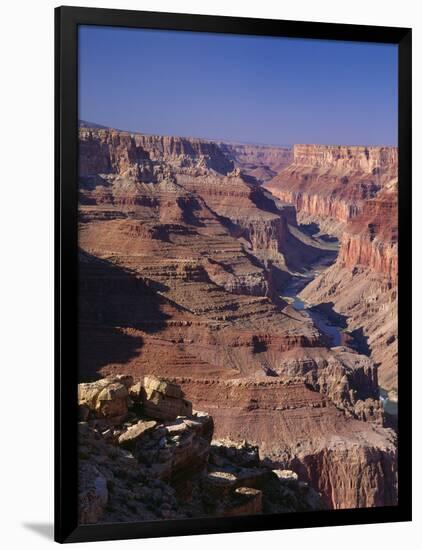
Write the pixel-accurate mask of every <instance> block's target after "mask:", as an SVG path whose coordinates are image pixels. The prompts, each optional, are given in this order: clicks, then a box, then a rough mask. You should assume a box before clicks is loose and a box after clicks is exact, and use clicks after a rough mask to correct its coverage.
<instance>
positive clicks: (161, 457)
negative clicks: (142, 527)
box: [79, 376, 324, 524]
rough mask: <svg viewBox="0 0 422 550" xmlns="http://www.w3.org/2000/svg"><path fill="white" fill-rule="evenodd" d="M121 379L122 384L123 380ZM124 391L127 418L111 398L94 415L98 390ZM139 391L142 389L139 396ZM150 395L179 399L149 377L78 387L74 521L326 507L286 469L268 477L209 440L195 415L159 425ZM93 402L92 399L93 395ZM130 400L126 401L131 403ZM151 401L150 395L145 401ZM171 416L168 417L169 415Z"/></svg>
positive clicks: (247, 457) (239, 448)
mask: <svg viewBox="0 0 422 550" xmlns="http://www.w3.org/2000/svg"><path fill="white" fill-rule="evenodd" d="M122 379H124V383H123V382H122ZM116 385H117V386H119V387H125V388H126V389H127V390H128V396H127V397H126V407H127V408H126V411H127V412H126V414H125V415H124V417H123V418H121V421H120V423H118V424H116V417H115V416H114V415H112V416H111V417H109V416H108V415H107V412H108V411H113V410H115V409H119V410H120V408H121V396H120V395H117V394H112V393H109V394H108V397H109V399H107V402H108V403H109V405H110V408H109V409H106V410H104V409H103V410H101V412H100V411H99V410H98V407H97V400H98V398H99V396H100V395H101V392H100V394H98V390H99V387H100V386H101V387H102V388H111V387H113V386H116ZM140 388H141V391H140ZM151 392H152V393H153V394H154V396H156V395H161V396H162V397H163V398H168V399H174V400H178V399H181V396H182V395H183V393H182V390H181V388H180V386H177V385H175V384H171V383H169V382H166V381H165V380H160V379H157V378H155V377H152V376H148V377H145V378H144V380H143V381H142V383H140V382H137V383H135V384H134V383H133V380H132V379H131V378H130V377H127V376H126V377H121V376H114V377H111V378H109V379H102V380H100V381H97V382H93V383H91V384H89V383H86V384H82V385H81V386H80V388H79V396H80V397H79V406H80V407H81V408H82V409H83V411H84V413H85V410H86V407H87V406H88V414H87V416H86V420H87V421H85V422H81V423H80V424H79V522H80V523H82V524H90V523H91V524H92V523H98V522H101V523H107V522H119V521H122V522H127V521H143V520H152V519H177V518H187V517H200V516H204V515H207V516H210V515H212V516H234V515H244V514H261V513H275V512H295V511H309V510H318V509H322V508H323V507H324V505H323V503H322V501H321V499H320V497H319V495H318V494H317V493H316V492H315V491H314V490H312V489H311V488H310V487H309V486H308V484H306V483H300V482H299V481H298V476H297V475H296V474H295V473H294V472H292V471H273V470H272V469H271V468H270V467H269V466H268V465H265V464H264V463H263V462H262V461H261V460H260V458H259V450H258V448H257V447H254V446H251V445H249V444H248V443H247V442H246V441H243V442H239V443H233V442H231V441H218V440H213V439H212V437H213V419H212V417H211V416H209V415H208V414H206V413H201V412H197V411H194V412H192V410H191V408H190V412H189V414H187V415H181V416H176V417H174V418H172V420H166V421H163V418H165V417H167V416H168V407H167V404H166V403H165V400H162V401H160V402H159V404H158V405H157V403H155V404H156V405H157V406H156V408H154V410H153V411H152V410H151V409H150V402H151V399H152V400H154V402H155V399H154V396H153V397H151ZM94 395H95V396H97V398H96V399H93V398H92V396H94ZM129 395H130V396H131V397H129ZM148 396H149V397H148ZM172 416H173V415H172Z"/></svg>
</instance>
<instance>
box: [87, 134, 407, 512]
mask: <svg viewBox="0 0 422 550" xmlns="http://www.w3.org/2000/svg"><path fill="white" fill-rule="evenodd" d="M79 143H80V148H79V186H78V190H79V247H80V250H79V312H80V313H79V315H80V319H79V321H80V322H79V325H80V326H79V379H80V382H81V384H82V385H84V384H98V383H100V382H101V380H110V379H114V378H115V377H116V376H120V377H131V379H132V381H133V383H134V384H138V385H139V388H142V387H145V379H146V378H148V377H151V376H155V377H157V380H162V381H165V382H163V383H167V384H173V385H174V386H177V387H179V388H180V391H181V392H183V395H184V399H186V400H187V402H189V403H191V404H192V406H193V408H194V410H197V411H205V412H204V414H206V415H209V416H211V417H212V424H213V435H212V437H213V438H214V439H215V440H216V441H219V442H221V441H226V440H229V441H232V442H236V445H239V444H240V442H242V441H244V440H246V442H247V445H252V446H255V447H257V448H258V449H259V451H257V452H258V454H259V460H260V461H261V462H262V465H265V467H266V468H269V469H270V470H271V471H285V470H288V471H292V472H294V476H297V479H298V481H300V482H302V483H306V484H307V486H309V487H310V490H312V491H314V492H315V495H317V496H318V495H319V497H318V498H320V501H321V506H324V507H328V508H355V507H368V506H385V505H393V504H396V502H397V470H396V460H397V449H396V434H395V431H394V430H393V429H392V428H391V427H390V424H391V423H390V422H389V419H388V415H387V414H386V412H385V411H384V410H383V407H382V402H381V400H380V384H381V386H382V388H385V389H386V390H388V391H390V392H392V391H394V390H395V389H396V388H397V383H396V379H397V364H396V363H397V326H396V323H397V321H396V300H397V224H396V223H395V216H396V212H397V151H396V150H394V149H393V148H364V147H358V148H353V147H350V148H344V147H331V146H327V147H323V146H312V145H309V146H303V145H300V146H294V147H293V150H290V149H289V148H285V147H284V148H283V147H272V146H268V147H264V146H253V145H244V144H230V143H222V142H213V141H207V140H201V139H197V138H183V137H171V136H151V135H145V134H136V133H133V134H132V133H129V132H122V131H119V130H114V129H110V128H98V127H93V126H91V127H90V126H89V125H87V124H83V125H81V127H80V130H79ZM333 327H334V328H333ZM334 329H335V330H334ZM333 331H334V332H333ZM143 403H144V405H143V406H144V409H143V414H144V415H145V416H146V417H147V418H152V417H153V416H152V417H151V414H152V413H151V410H152V409H151V406H149V408H148V406H147V407H146V408H145V402H143ZM88 408H89V407H88ZM94 408H95V407H94ZM147 413H148V414H147ZM191 414H192V413H191V410H189V411H185V410H183V408H181V409H178V414H177V415H176V420H177V418H181V419H183V418H185V417H189V415H191ZM138 419H139V417H137V420H136V422H138ZM85 421H86V419H85ZM145 421H148V420H145ZM183 422H184V421H183ZM92 429H93V427H92V426H90V427H89V430H92ZM107 429H108V428H107ZM83 430H84V436H83V437H84V438H85V439H84V441H85V443H84V444H85V445H92V441H91V440H92V438H94V439H95V438H98V437H100V436H98V434H97V435H95V434H94V435H95V437H94V435H92V433H91V432H89V433H88V432H87V430H88V428H85V427H84V428H83ZM87 434H88V435H87ZM89 434H90V435H89ZM100 435H101V434H100ZM117 435H119V434H117ZM120 435H121V434H120ZM120 435H119V437H120ZM116 437H117V436H116ZM207 437H208V436H207ZM87 438H88V439H89V442H88V443H87ZM100 446H101V445H100ZM220 446H221V445H220ZM224 452H226V451H224ZM229 454H230V453H229ZM121 458H122V457H121ZM122 460H123V458H122ZM216 460H217V461H218V459H216ZM100 462H101V461H100ZM93 467H94V466H92V465H87V466H86V471H85V473H84V474H83V476H82V478H83V480H84V483H88V485H89V483H90V479H91V478H92V472H93V470H92V468H93ZM96 469H97V471H98V467H96ZM89 472H91V474H89ZM90 475H91V478H90ZM95 475H97V474H95ZM103 477H104V476H103ZM82 478H81V479H82ZM201 479H202V478H201ZM273 479H274V478H273ZM243 487H244V489H251V490H252V489H254V487H249V486H248V485H245V486H243ZM255 489H256V488H255ZM164 492H165V491H164ZM170 492H171V491H170ZM277 494H278V493H277ZM251 495H252V493H248V495H247V497H245V496H244V495H243V496H242V497H239V495H237V496H236V499H240V500H242V498H244V499H245V502H246V501H247V502H249V500H251V501H253V502H255V504H253V505H252V504H251V506H252V508H248V506H249V505H245V506H246V508H244V509H246V510H249V512H248V513H252V512H251V511H253V510H254V508H253V506H258V505H257V501H258V500H259V499H260V498H266V497H265V491H264V497H257V495H256V494H255V493H253V495H255V496H253V497H252V496H251ZM167 496H168V497H169V498H170V496H169V495H167ZM232 497H233V498H234V496H233V495H232V496H231V497H230V499H231V498H232ZM292 498H293V497H292ZM295 498H296V497H295ZM315 498H316V497H315ZM236 499H235V500H236ZM100 500H101V499H100ZM176 500H177V499H176ZM281 500H283V499H281ZM172 502H173V501H172ZM230 502H231V500H230ZM236 502H237V500H236ZM239 502H240V501H239ZM242 502H243V501H242ZM295 502H296V501H295ZM313 502H316V500H314V501H313ZM273 505H274V506H275V504H273ZM175 506H176V504H175ZM180 506H181V508H180V510H182V509H183V510H184V509H185V508H184V506H185V505H184V504H180ZM201 506H202V505H201ZM230 506H231V504H230ZM242 506H243V504H242V505H241V506H240V508H239V510H241V509H242ZM281 508H282V507H281ZM299 508H300V506H299V504H297V507H296V508H294V507H293V509H292V510H291V511H295V510H299ZM205 509H206V506H205V508H201V510H202V511H203V512H204V513H205ZM258 509H261V508H259V506H258V507H257V508H256V509H255V511H256V510H258ZM180 510H179V512H180ZM150 512H151V510H150ZM220 512H221V514H224V513H226V512H225V511H223V510H222V511H220ZM220 512H218V513H220ZM124 513H126V514H129V512H128V511H127V510H125V512H124ZM134 513H135V512H133V511H132V512H130V514H129V516H130V517H133V514H134ZM143 513H144V512H142V514H143ZM213 513H214V512H213ZM227 513H231V512H227ZM233 513H235V512H233ZM238 513H241V512H238ZM119 514H120V515H119ZM122 514H123V511H122V510H120V511H118V515H119V518H120V517H122ZM135 514H136V513H135ZM142 514H141V516H138V517H144V516H143V515H142ZM145 514H146V516H145V517H150V516H148V513H147V512H145ZM92 517H95V518H97V519H96V521H98V518H99V517H100V516H98V517H97V516H96V514H95V513H94V514H93V515H90V513H88V512H87V514H86V517H85V519H86V520H87V521H88V522H89V521H91V520H92ZM101 517H103V516H101ZM110 517H113V518H114V519H115V518H116V515H115V514H114V515H113V514H111V515H110Z"/></svg>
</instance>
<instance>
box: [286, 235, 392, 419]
mask: <svg viewBox="0 0 422 550" xmlns="http://www.w3.org/2000/svg"><path fill="white" fill-rule="evenodd" d="M310 237H311V238H312V240H313V241H314V242H315V244H317V245H318V246H319V247H321V251H322V253H321V255H320V257H319V258H318V259H317V260H316V261H315V262H314V263H312V264H310V265H309V268H308V269H307V270H305V271H303V272H301V273H297V274H294V275H293V276H292V277H291V278H290V279H289V281H288V282H287V284H286V285H285V286H284V287H283V289H282V291H281V292H280V298H282V299H283V300H285V301H286V302H287V303H289V304H290V305H291V306H292V307H293V308H294V309H296V310H298V311H305V312H306V313H307V314H308V315H309V316H310V317H311V319H312V320H313V322H314V324H315V326H316V327H317V328H318V330H319V331H320V332H321V334H323V335H324V336H325V337H326V338H327V341H328V342H329V345H330V346H331V347H336V346H341V345H347V346H350V347H352V348H353V349H355V350H356V351H358V352H359V353H364V354H367V352H366V350H363V349H361V347H360V346H359V343H357V344H354V343H353V342H351V341H350V333H348V332H347V324H346V323H345V322H343V323H341V325H339V324H336V323H335V322H333V316H332V315H329V314H328V313H326V312H324V309H323V308H321V307H318V305H316V304H312V303H308V302H306V301H304V300H303V299H302V298H301V297H300V296H299V295H300V293H301V291H302V290H303V289H304V288H305V287H306V286H307V285H308V284H309V283H311V282H312V281H313V280H314V279H315V278H316V277H318V276H319V275H320V274H321V273H322V272H323V271H325V270H326V269H328V267H330V265H332V264H333V263H334V262H335V261H336V258H337V254H338V249H339V244H338V241H337V240H336V239H334V238H332V237H330V238H329V243H327V242H326V241H325V240H324V239H323V238H321V237H320V236H319V235H318V234H314V235H311V236H310ZM339 318H341V316H339ZM380 401H381V405H382V407H383V408H384V410H385V412H387V413H388V414H389V415H391V416H393V417H395V416H396V415H397V409H398V403H397V400H395V399H390V398H389V396H388V393H387V391H385V390H384V389H383V388H380Z"/></svg>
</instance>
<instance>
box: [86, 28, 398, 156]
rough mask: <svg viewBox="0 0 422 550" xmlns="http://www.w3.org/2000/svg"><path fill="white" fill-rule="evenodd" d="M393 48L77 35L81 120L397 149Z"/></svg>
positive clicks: (122, 33) (216, 37)
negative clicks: (383, 146) (393, 146)
mask: <svg viewBox="0 0 422 550" xmlns="http://www.w3.org/2000/svg"><path fill="white" fill-rule="evenodd" d="M397 76H398V58H397V47H396V46H395V45H389V44H368V43H349V42H338V41H328V40H305V39H290V38H276V37H254V36H237V35H224V34H204V33H194V32H181V31H161V30H144V29H126V28H111V27H96V26H81V27H80V28H79V118H80V119H83V120H85V121H89V122H95V123H97V124H101V125H104V126H110V127H113V128H119V129H121V130H128V131H133V132H142V133H146V134H159V135H177V136H192V137H200V138H206V139H211V140H226V141H234V142H241V143H257V144H272V145H292V144H294V143H316V144H333V145H397V131H398V110H397V108H398V105H397V101H398V89H397V86H398V82H397Z"/></svg>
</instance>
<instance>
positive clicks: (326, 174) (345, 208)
mask: <svg viewBox="0 0 422 550" xmlns="http://www.w3.org/2000/svg"><path fill="white" fill-rule="evenodd" d="M397 162H398V161H397V148H395V147H360V146H355V147H346V146H327V145H294V147H293V162H292V163H291V164H290V165H288V166H287V167H286V168H285V169H284V170H282V171H281V172H279V173H278V174H277V176H276V177H275V178H273V179H272V180H271V181H270V182H268V183H266V184H265V187H266V188H267V189H268V190H269V191H271V193H273V194H274V195H275V196H276V197H278V198H280V199H281V200H283V201H285V202H288V203H291V204H294V205H295V206H296V209H297V212H298V218H299V220H300V221H301V222H302V223H311V222H316V223H318V225H319V226H320V229H321V230H322V231H324V232H326V233H330V234H337V235H341V231H342V229H343V228H344V225H345V224H346V223H347V222H348V221H349V220H350V219H352V218H353V217H354V216H356V215H357V214H359V213H360V212H361V209H362V207H363V205H364V204H365V201H367V200H369V199H372V198H374V197H375V196H376V195H377V193H378V192H379V191H380V190H381V189H383V188H384V187H385V186H388V185H389V184H390V182H391V181H392V180H394V179H396V178H397Z"/></svg>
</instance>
